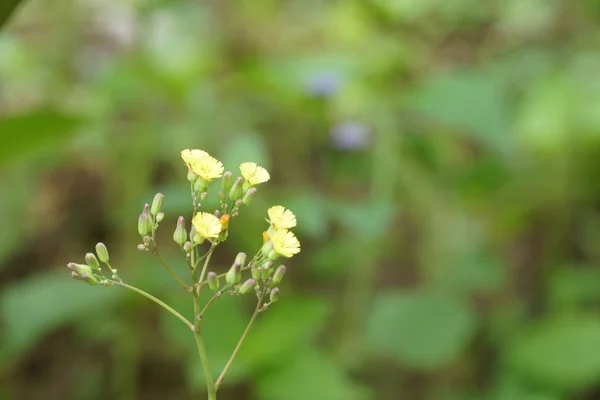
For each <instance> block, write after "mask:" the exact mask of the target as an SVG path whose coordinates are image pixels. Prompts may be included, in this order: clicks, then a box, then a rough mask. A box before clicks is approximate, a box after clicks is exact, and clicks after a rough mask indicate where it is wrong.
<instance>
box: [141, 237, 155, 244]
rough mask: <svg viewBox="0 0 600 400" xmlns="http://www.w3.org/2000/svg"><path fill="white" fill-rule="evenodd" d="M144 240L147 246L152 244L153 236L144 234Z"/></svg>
mask: <svg viewBox="0 0 600 400" xmlns="http://www.w3.org/2000/svg"><path fill="white" fill-rule="evenodd" d="M142 242H143V243H144V244H145V245H146V246H151V245H152V242H153V240H152V237H151V236H144V237H143V238H142Z"/></svg>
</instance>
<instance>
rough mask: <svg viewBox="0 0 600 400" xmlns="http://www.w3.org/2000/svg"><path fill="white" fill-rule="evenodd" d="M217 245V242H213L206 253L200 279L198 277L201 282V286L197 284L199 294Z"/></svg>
mask: <svg viewBox="0 0 600 400" xmlns="http://www.w3.org/2000/svg"><path fill="white" fill-rule="evenodd" d="M215 247H217V243H216V242H215V243H213V244H212V245H211V246H210V249H208V252H207V253H206V254H205V255H204V256H205V257H206V258H205V260H204V266H202V272H200V279H198V283H199V284H200V285H199V286H197V290H196V291H197V296H199V295H200V290H201V289H202V285H201V283H202V282H203V281H204V277H205V276H206V271H207V269H208V263H209V262H210V258H211V257H212V253H213V251H214V250H215Z"/></svg>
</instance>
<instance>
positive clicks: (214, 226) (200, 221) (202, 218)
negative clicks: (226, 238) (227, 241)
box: [192, 212, 221, 239]
mask: <svg viewBox="0 0 600 400" xmlns="http://www.w3.org/2000/svg"><path fill="white" fill-rule="evenodd" d="M192 225H194V229H196V233H198V235H200V236H201V237H202V238H203V239H205V238H211V239H214V238H217V237H219V234H220V233H221V221H220V220H219V218H217V217H215V216H214V215H212V214H210V213H206V212H199V213H198V214H196V216H195V217H194V218H193V219H192Z"/></svg>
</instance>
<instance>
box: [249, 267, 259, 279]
mask: <svg viewBox="0 0 600 400" xmlns="http://www.w3.org/2000/svg"><path fill="white" fill-rule="evenodd" d="M250 273H252V278H253V279H255V280H259V279H260V269H258V268H256V267H253V268H251V269H250Z"/></svg>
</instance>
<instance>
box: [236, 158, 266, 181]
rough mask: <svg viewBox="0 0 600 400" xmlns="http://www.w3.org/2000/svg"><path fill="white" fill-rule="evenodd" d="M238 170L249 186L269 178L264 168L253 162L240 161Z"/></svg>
mask: <svg viewBox="0 0 600 400" xmlns="http://www.w3.org/2000/svg"><path fill="white" fill-rule="evenodd" d="M240 171H241V172H242V176H243V177H244V179H245V180H246V182H248V184H249V185H250V186H254V185H258V184H259V183H263V182H266V181H268V180H269V179H270V178H271V176H270V175H269V172H268V171H267V170H266V169H264V168H263V167H261V166H260V165H258V164H256V163H253V162H245V163H242V164H241V165H240Z"/></svg>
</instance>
